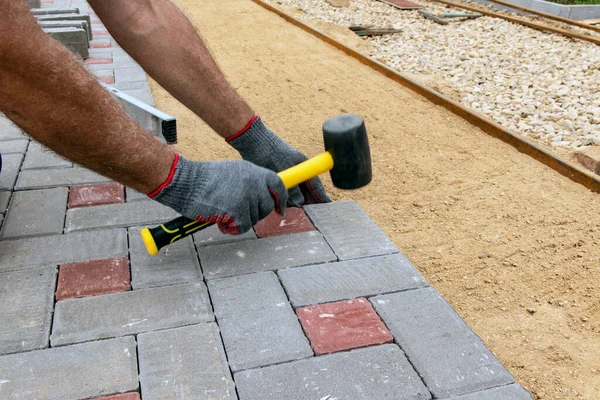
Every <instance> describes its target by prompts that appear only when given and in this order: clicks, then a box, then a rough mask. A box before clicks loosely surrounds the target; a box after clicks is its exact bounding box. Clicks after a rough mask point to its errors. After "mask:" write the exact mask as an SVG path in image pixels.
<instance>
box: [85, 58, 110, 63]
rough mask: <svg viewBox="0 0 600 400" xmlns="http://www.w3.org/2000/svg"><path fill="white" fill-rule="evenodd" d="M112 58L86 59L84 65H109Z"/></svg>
mask: <svg viewBox="0 0 600 400" xmlns="http://www.w3.org/2000/svg"><path fill="white" fill-rule="evenodd" d="M112 62H113V59H112V58H88V59H87V60H85V63H86V64H111V63H112Z"/></svg>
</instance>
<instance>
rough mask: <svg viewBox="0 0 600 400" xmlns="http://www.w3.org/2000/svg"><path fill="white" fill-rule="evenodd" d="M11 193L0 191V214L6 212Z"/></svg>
mask: <svg viewBox="0 0 600 400" xmlns="http://www.w3.org/2000/svg"><path fill="white" fill-rule="evenodd" d="M11 194H12V192H7V191H0V215H4V213H5V212H6V209H7V208H8V201H9V200H10V196H11Z"/></svg>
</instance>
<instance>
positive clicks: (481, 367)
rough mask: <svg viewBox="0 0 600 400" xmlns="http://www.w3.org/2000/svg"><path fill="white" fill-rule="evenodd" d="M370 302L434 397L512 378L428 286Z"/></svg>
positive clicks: (471, 389) (490, 386)
mask: <svg viewBox="0 0 600 400" xmlns="http://www.w3.org/2000/svg"><path fill="white" fill-rule="evenodd" d="M371 302H372V303H373V306H374V307H375V310H376V311H377V312H378V313H379V315H380V316H381V318H382V319H383V321H384V322H385V323H386V325H387V326H388V328H389V329H390V332H391V333H392V335H393V336H394V339H396V342H397V343H398V344H399V345H400V347H402V350H404V352H405V353H406V355H407V357H408V358H409V359H410V360H411V363H412V365H413V366H414V367H415V369H416V370H417V372H418V373H419V375H420V376H421V377H422V378H423V380H424V381H425V384H426V385H427V387H428V388H429V390H430V391H431V393H432V394H433V395H434V397H436V398H444V397H450V396H457V395H461V394H466V393H470V392H475V391H477V390H483V389H488V388H492V387H495V386H501V385H508V384H511V383H513V382H514V379H513V377H512V376H511V375H510V374H509V373H508V371H507V370H506V369H505V368H504V367H503V366H502V364H500V362H499V361H498V360H497V359H496V357H494V355H493V354H492V353H491V352H490V351H489V350H488V349H487V348H486V347H485V345H484V344H483V343H482V342H481V340H480V339H479V337H477V336H476V335H475V334H474V333H473V332H472V331H471V329H469V327H468V326H467V324H466V323H465V322H464V321H463V320H462V319H461V318H460V317H459V316H458V314H457V313H456V312H455V311H454V310H453V309H452V307H450V306H449V305H448V303H446V302H445V301H444V299H443V298H442V296H441V295H440V294H439V293H437V292H436V291H435V290H434V289H433V288H425V289H417V290H410V291H407V292H402V293H395V294H389V295H383V296H377V297H373V298H371Z"/></svg>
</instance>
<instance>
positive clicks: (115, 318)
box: [50, 283, 214, 346]
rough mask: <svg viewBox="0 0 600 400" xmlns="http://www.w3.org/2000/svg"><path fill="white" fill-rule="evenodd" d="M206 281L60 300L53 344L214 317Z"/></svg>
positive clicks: (55, 320)
mask: <svg viewBox="0 0 600 400" xmlns="http://www.w3.org/2000/svg"><path fill="white" fill-rule="evenodd" d="M213 320H214V318H213V314H212V310H211V306H210V300H209V298H208V293H207V291H206V286H205V285H204V283H194V284H185V285H174V286H166V287H160V288H153V289H144V290H134V291H131V292H121V293H113V294H106V295H102V296H92V297H83V298H80V299H67V300H63V301H59V302H58V303H56V306H55V311H54V324H53V326H52V335H51V336H50V341H51V343H52V346H62V345H65V344H71V343H77V342H84V341H89V340H98V339H106V338H110V337H115V336H124V335H129V334H132V333H141V332H147V331H152V330H158V329H166V328H177V327H180V326H184V325H191V324H197V323H199V322H210V321H213Z"/></svg>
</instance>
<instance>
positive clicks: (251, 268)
mask: <svg viewBox="0 0 600 400" xmlns="http://www.w3.org/2000/svg"><path fill="white" fill-rule="evenodd" d="M198 253H199V254H200V265H201V266H202V270H203V271H204V276H205V277H206V278H207V279H213V278H224V277H228V276H235V275H244V274H251V273H254V272H262V271H272V270H277V269H281V268H288V267H299V266H302V265H309V264H318V263H324V262H328V261H335V260H336V259H337V258H336V256H335V254H333V252H332V251H331V248H329V246H328V245H327V243H326V242H325V240H324V239H323V236H321V234H319V233H318V232H314V231H313V232H303V233H296V234H292V235H285V236H277V237H272V238H267V239H260V240H244V241H241V242H234V243H225V244H220V245H215V246H207V247H200V248H199V249H198Z"/></svg>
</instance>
